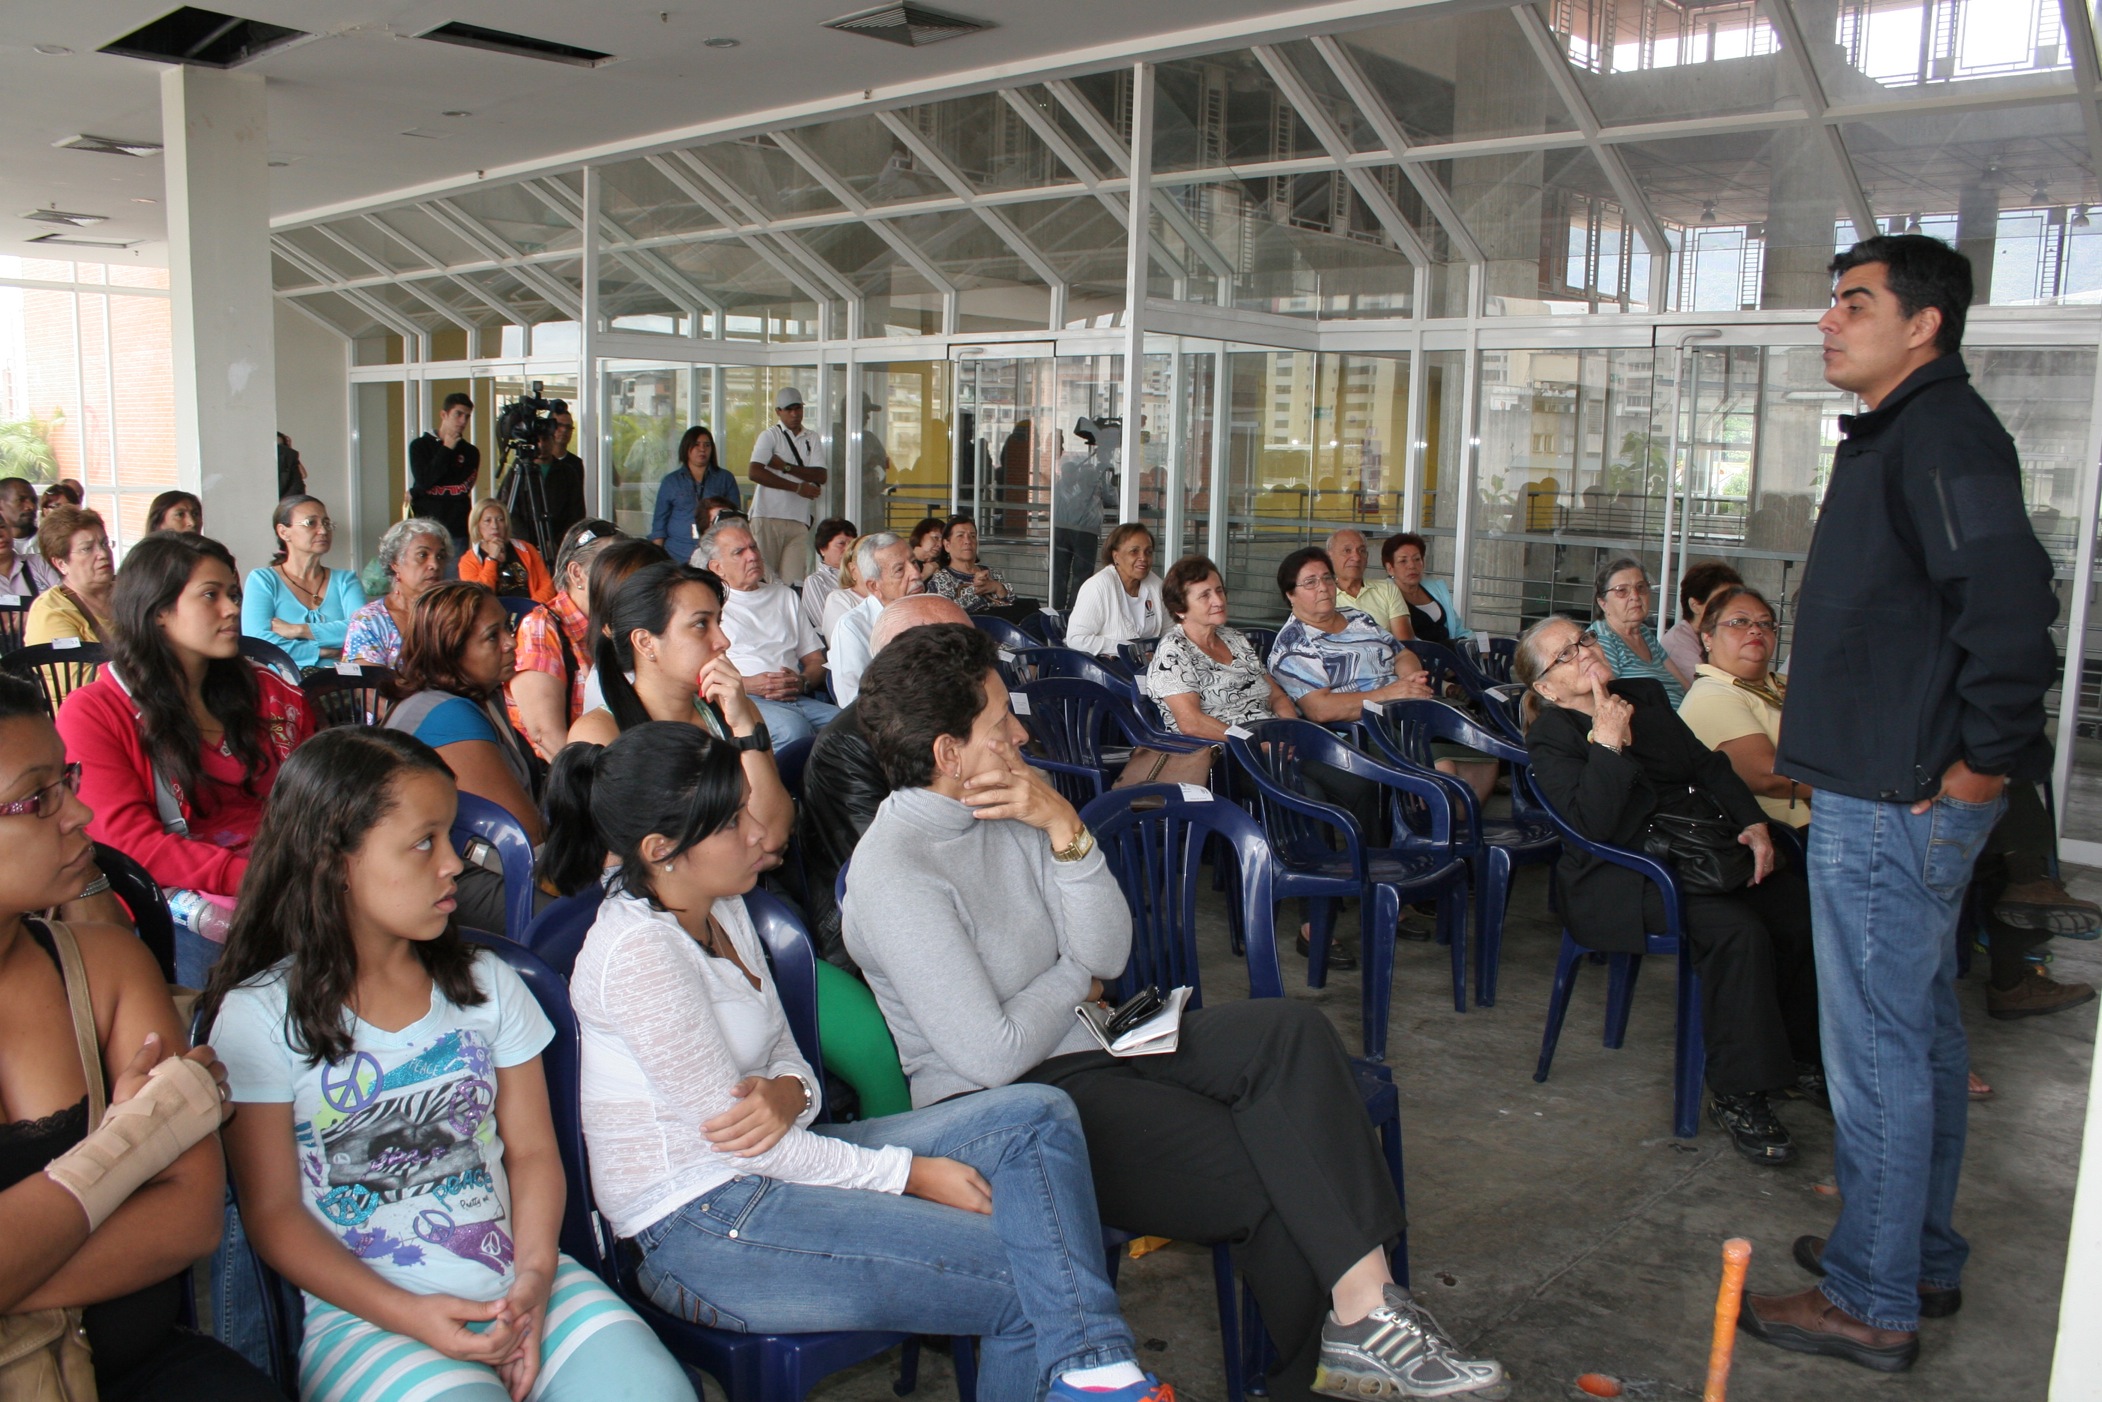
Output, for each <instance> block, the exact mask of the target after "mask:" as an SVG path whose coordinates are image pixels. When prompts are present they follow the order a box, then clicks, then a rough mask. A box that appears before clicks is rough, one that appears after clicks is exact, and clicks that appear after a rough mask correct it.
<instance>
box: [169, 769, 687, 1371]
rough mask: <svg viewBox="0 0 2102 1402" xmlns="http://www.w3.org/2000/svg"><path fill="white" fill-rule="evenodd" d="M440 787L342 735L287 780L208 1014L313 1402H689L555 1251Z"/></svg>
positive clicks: (522, 992)
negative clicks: (462, 925) (470, 937)
mask: <svg viewBox="0 0 2102 1402" xmlns="http://www.w3.org/2000/svg"><path fill="white" fill-rule="evenodd" d="M456 807H457V790H456V789H455V788H454V785H453V778H452V774H451V772H450V771H449V770H447V769H446V767H445V764H444V762H443V761H442V760H440V759H439V758H438V756H437V753H436V752H435V751H433V750H432V749H431V748H430V746H428V745H426V744H424V743H423V742H421V741H420V740H416V739H414V738H412V737H410V736H407V735H402V734H399V733H397V732H394V731H386V730H376V729H371V728H366V727H344V728H340V729H335V730H330V731H327V732H325V733H323V734H322V735H320V736H317V737H316V738H315V739H314V740H313V741H312V742H310V743H309V744H308V745H306V746H305V747H304V748H303V749H301V750H300V752H299V753H298V754H296V755H294V756H293V757H292V759H291V762H290V763H288V764H287V765H286V766H285V771H284V774H283V776H282V777H281V778H280V780H279V783H278V787H277V791H276V793H275V794H274V795H273V799H272V802H271V805H270V811H269V814H268V816H267V817H266V818H265V819H264V822H263V828H262V831H261V832H260V833H259V834H258V835H257V838H256V844H255V862H254V871H255V878H254V880H253V881H252V882H250V883H249V886H248V888H247V894H246V899H244V900H243V901H242V903H241V908H240V911H239V912H238V913H237V914H236V916H235V918H234V926H233V932H232V936H231V938H230V940H229V942H228V945H227V953H226V958H225V959H223V960H221V961H220V964H219V967H218V968H217V969H216V970H214V971H213V975H212V983H211V987H210V988H208V989H207V990H206V991H205V1000H204V1014H205V1017H206V1018H207V1019H209V1020H210V1021H211V1025H212V1029H213V1035H214V1036H215V1037H216V1038H218V1039H219V1040H220V1041H221V1042H223V1043H224V1046H223V1048H222V1051H221V1055H222V1056H224V1057H225V1059H226V1071H227V1082H228V1087H229V1090H230V1092H231V1098H232V1101H233V1103H234V1104H235V1106H236V1107H237V1111H238V1113H237V1114H236V1115H235V1118H234V1119H233V1120H232V1121H231V1122H230V1125H229V1128H228V1131H227V1134H226V1154H227V1160H228V1162H229V1163H230V1164H231V1165H232V1167H233V1174H234V1182H235V1186H236V1187H237V1188H238V1189H239V1191H240V1197H241V1217H242V1221H243V1224H244V1225H245V1227H246V1229H247V1232H248V1237H249V1240H250V1241H251V1242H252V1243H253V1244H254V1246H255V1249H256V1252H257V1253H258V1254H259V1255H260V1256H261V1257H262V1258H263V1260H265V1261H266V1262H268V1263H269V1264H270V1265H271V1266H272V1267H274V1268H275V1269H276V1270H277V1271H278V1272H279V1273H280V1274H281V1275H283V1276H284V1277H285V1279H286V1280H288V1281H290V1282H291V1283H292V1284H294V1285H296V1286H298V1287H299V1288H300V1289H301V1290H302V1291H304V1292H305V1294H306V1322H305V1336H304V1338H303V1340H302V1342H301V1344H300V1350H299V1393H300V1396H301V1397H302V1398H304V1399H306V1402H321V1400H322V1399H326V1402H351V1399H358V1402H407V1400H408V1399H410V1398H418V1399H425V1398H443V1399H445V1402H524V1399H525V1398H526V1397H527V1396H528V1395H530V1396H533V1397H535V1398H541V1399H546V1402H568V1400H569V1399H577V1400H578V1402H582V1399H586V1398H589V1399H593V1402H599V1399H609V1400H611V1399H633V1402H693V1389H692V1386H691V1385H690V1384H689V1383H688V1382H687V1381H686V1378H685V1376H684V1374H683V1373H682V1372H681V1371H680V1369H679V1367H678V1365H677V1364H676V1363H674V1362H673V1361H672V1359H671V1356H670V1355H669V1354H667V1353H666V1352H665V1351H664V1348H663V1346H662V1345H661V1344H659V1343H658V1342H657V1339H656V1336H655V1335H654V1334H652V1333H651V1332H650V1330H649V1328H648V1326H646V1325H644V1324H643V1323H642V1321H641V1320H640V1319H638V1318H636V1317H635V1314H634V1312H633V1311H632V1310H630V1309H629V1308H628V1307H627V1306H626V1305H624V1304H622V1303H621V1302H620V1301H619V1299H618V1298H616V1297H615V1296H614V1294H613V1292H612V1291H610V1290H608V1289H607V1288H606V1286H605V1284H604V1283H603V1282H601V1281H600V1280H599V1278H598V1277H597V1276H595V1275H593V1274H592V1273H591V1272H590V1271H588V1270H586V1269H585V1268H584V1267H583V1266H581V1265H578V1264H577V1263H576V1262H575V1261H573V1260H570V1259H569V1258H568V1257H566V1256H563V1255H562V1254H561V1253H560V1252H559V1250H558V1249H557V1247H556V1237H557V1236H558V1234H559V1233H560V1231H561V1225H562V1209H563V1203H564V1197H565V1193H564V1186H563V1177H562V1163H561V1157H560V1152H559V1150H558V1148H557V1146H556V1142H555V1131H554V1124H553V1121H552V1119H551V1118H550V1116H549V1111H548V1098H547V1082H546V1079H545V1077H544V1076H543V1073H542V1070H541V1065H540V1053H541V1051H542V1049H543V1048H545V1047H546V1046H547V1044H548V1042H549V1041H550V1040H551V1039H552V1037H553V1036H554V1029H553V1028H552V1027H551V1026H550V1025H549V1023H548V1020H547V1018H546V1016H545V1015H544V1014H543V1013H542V1012H541V1011H540V1006H539V1004H538V1003H537V1002H535V1001H534V998H533V995H532V994H531V993H530V992H529V991H528V990H527V988H526V986H525V984H524V982H523V981H521V980H520V979H519V977H518V975H517V974H515V973H513V972H512V970H511V967H510V966H509V965H508V964H505V963H504V962H503V961H502V960H500V959H497V958H495V957H493V956H487V955H484V954H482V953H481V952H480V951H478V950H477V949H476V948H475V946H473V945H471V944H468V943H467V942H466V941H464V940H462V939H461V938H460V935H459V932H458V930H457V929H456V927H455V925H454V921H453V904H454V892H455V883H456V881H457V880H458V878H459V875H460V871H461V868H462V865H463V864H462V862H461V859H460V857H459V856H458V855H457V854H456V853H455V852H454V851H453V846H452V843H451V842H450V841H449V840H448V838H447V833H448V831H449V830H450V828H451V827H452V821H453V815H454V811H455V809H456Z"/></svg>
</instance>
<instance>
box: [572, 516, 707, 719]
mask: <svg viewBox="0 0 2102 1402" xmlns="http://www.w3.org/2000/svg"><path fill="white" fill-rule="evenodd" d="M669 563H671V552H670V551H668V550H666V549H665V548H664V547H663V546H661V545H659V544H657V542H656V541H654V540H631V539H622V540H616V541H614V542H613V543H612V544H611V545H608V546H607V547H606V548H605V549H603V550H601V551H599V553H598V554H596V555H594V556H592V557H591V568H590V569H589V570H587V571H586V572H585V575H584V592H585V593H586V595H587V596H588V597H589V598H590V600H591V609H590V611H589V612H588V613H587V614H586V616H585V617H586V622H585V626H584V647H585V649H586V651H587V653H592V654H594V655H595V652H596V649H597V646H598V644H597V643H596V642H595V641H594V639H596V638H597V637H598V636H599V635H600V631H601V630H602V629H603V628H604V627H605V626H606V610H607V609H608V608H609V607H611V606H612V603H613V601H614V600H615V599H617V598H619V597H620V587H621V586H622V585H623V584H626V583H627V582H628V578H629V576H631V575H633V574H634V573H635V572H636V571H637V570H639V569H643V568H645V567H647V566H650V565H662V564H669ZM679 563H680V564H684V563H685V561H683V560H681V561H680V562H679ZM601 685H603V683H601Z"/></svg>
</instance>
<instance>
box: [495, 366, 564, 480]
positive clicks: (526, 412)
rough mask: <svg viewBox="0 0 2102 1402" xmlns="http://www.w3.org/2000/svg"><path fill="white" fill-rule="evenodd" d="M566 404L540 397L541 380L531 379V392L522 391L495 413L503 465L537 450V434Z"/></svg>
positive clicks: (537, 451) (508, 464) (510, 463)
mask: <svg viewBox="0 0 2102 1402" xmlns="http://www.w3.org/2000/svg"><path fill="white" fill-rule="evenodd" d="M568 407H569V406H568V405H567V404H564V403H563V402H562V401H561V400H559V399H543V398H541V396H540V381H538V380H535V381H533V392H532V393H531V394H521V395H520V396H518V398H516V399H514V400H512V401H511V402H510V403H509V404H506V405H505V406H504V407H503V409H502V410H501V411H499V412H498V414H497V416H496V441H497V445H498V448H497V451H498V453H499V455H500V460H501V461H502V463H503V465H504V467H505V468H506V469H508V468H509V467H510V466H511V465H512V463H513V461H514V460H515V459H518V458H530V457H533V456H535V455H536V454H538V453H539V451H540V435H541V434H542V433H543V432H545V431H546V425H547V423H548V422H549V420H551V419H552V418H553V417H554V416H555V415H556V414H557V413H559V412H560V411H562V410H564V409H567V408H568Z"/></svg>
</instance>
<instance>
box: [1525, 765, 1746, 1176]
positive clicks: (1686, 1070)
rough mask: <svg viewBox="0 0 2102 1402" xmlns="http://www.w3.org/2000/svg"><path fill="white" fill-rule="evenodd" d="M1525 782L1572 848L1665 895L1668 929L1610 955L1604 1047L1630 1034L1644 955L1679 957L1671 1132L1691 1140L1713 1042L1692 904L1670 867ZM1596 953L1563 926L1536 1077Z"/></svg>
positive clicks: (1549, 1061)
mask: <svg viewBox="0 0 2102 1402" xmlns="http://www.w3.org/2000/svg"><path fill="white" fill-rule="evenodd" d="M1524 781H1525V784H1526V786H1527V787H1528V788H1529V789H1531V791H1532V795H1533V801H1534V802H1535V803H1537V804H1538V805H1539V806H1540V810H1541V811H1542V812H1543V813H1545V814H1546V815H1547V818H1548V821H1550V822H1552V823H1553V824H1554V825H1555V830H1556V831H1557V832H1559V833H1560V834H1561V836H1562V841H1563V842H1565V843H1567V844H1568V845H1569V847H1570V849H1571V850H1573V851H1577V852H1582V853H1584V854H1585V855H1587V856H1591V857H1595V858H1597V859H1599V860H1600V861H1607V862H1611V863H1613V864H1614V865H1615V866H1623V867H1626V868H1627V869H1628V870H1629V871H1632V872H1636V873H1638V874H1640V875H1641V876H1643V877H1645V878H1647V879H1648V880H1650V881H1654V882H1655V883H1656V884H1657V889H1658V890H1659V892H1661V893H1662V895H1663V897H1664V929H1663V930H1662V931H1654V930H1653V931H1650V932H1648V933H1646V934H1645V935H1644V936H1643V951H1642V954H1609V955H1607V956H1606V966H1607V974H1606V1035H1605V1045H1606V1046H1607V1047H1608V1048H1610V1049H1613V1050H1616V1051H1617V1050H1619V1048H1620V1047H1621V1045H1622V1044H1623V1043H1624V1042H1625V1041H1626V1040H1627V1035H1628V1006H1629V1004H1630V1003H1632V1002H1633V1001H1634V997H1635V980H1636V978H1637V977H1638V976H1639V975H1640V974H1641V972H1642V959H1643V955H1645V954H1669V955H1674V956H1676V957H1677V960H1678V971H1679V983H1678V1006H1677V1012H1678V1025H1677V1031H1676V1032H1675V1034H1674V1036H1673V1042H1672V1077H1671V1080H1672V1096H1671V1102H1672V1103H1671V1132H1672V1133H1673V1134H1674V1135H1676V1136H1677V1137H1678V1138H1680V1139H1691V1138H1693V1137H1694V1136H1695V1135H1696V1134H1698V1133H1699V1132H1700V1122H1701V1077H1702V1074H1703V1073H1704V1072H1705V1071H1706V1070H1707V1065H1708V1054H1707V1047H1706V1045H1705V1044H1704V1043H1703V1042H1702V1041H1701V988H1700V979H1699V978H1698V977H1697V976H1696V975H1695V974H1694V972H1693V951H1692V949H1691V948H1690V947H1689V946H1688V945H1687V943H1686V939H1685V928H1686V927H1685V902H1684V899H1683V898H1682V897H1681V896H1680V894H1679V883H1678V878H1677V877H1676V876H1675V875H1674V874H1673V873H1672V870H1671V868H1670V867H1668V866H1666V865H1665V864H1664V863H1662V862H1660V861H1658V860H1656V859H1655V858H1654V857H1651V856H1649V855H1647V854H1645V853H1642V852H1634V851H1630V850H1629V849H1627V848H1625V847H1614V846H1611V845H1609V844H1607V843H1604V842H1593V841H1592V840H1591V839H1590V838H1588V837H1586V836H1584V835H1583V834H1582V833H1580V832H1578V831H1577V830H1576V829H1575V828H1573V827H1571V826H1570V825H1569V820H1568V819H1566V818H1564V817H1563V816H1562V815H1561V814H1560V813H1558V812H1556V811H1555V808H1554V805H1553V804H1551V803H1549V802H1548V801H1547V799H1546V797H1545V796H1544V795H1543V794H1542V793H1541V792H1540V786H1539V785H1538V784H1537V783H1535V782H1534V781H1533V776H1532V774H1531V773H1530V772H1528V773H1527V774H1526V775H1525V776H1524ZM1590 953H1591V951H1590V950H1588V949H1586V948H1585V947H1584V946H1583V945H1580V944H1578V943H1577V942H1576V939H1575V938H1574V937H1573V936H1572V935H1571V934H1570V933H1569V929H1568V927H1567V926H1564V927H1563V929H1562V949H1561V952H1560V954H1558V955H1557V956H1556V959H1555V983H1554V990H1553V991H1552V992H1551V993H1549V994H1548V1000H1547V1028H1546V1030H1545V1031H1544V1032H1542V1033H1541V1036H1540V1064H1539V1066H1538V1067H1537V1068H1535V1069H1534V1071H1533V1079H1534V1080H1535V1081H1545V1080H1546V1079H1547V1072H1548V1068H1549V1067H1550V1066H1552V1065H1553V1064H1554V1059H1555V1043H1556V1042H1557V1041H1558V1040H1560V1038H1561V1036H1562V1019H1563V1018H1564V1017H1566V1016H1567V1015H1568V1013H1569V995H1570V994H1571V993H1572V992H1573V991H1574V990H1575V988H1576V976H1577V971H1578V970H1579V969H1581V968H1583V966H1584V963H1585V959H1586V956H1588V955H1589V954H1590Z"/></svg>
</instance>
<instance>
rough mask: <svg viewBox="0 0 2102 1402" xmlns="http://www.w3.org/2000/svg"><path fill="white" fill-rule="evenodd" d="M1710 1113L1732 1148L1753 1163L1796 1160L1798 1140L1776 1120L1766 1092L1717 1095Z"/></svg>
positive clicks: (1781, 1162) (1779, 1162)
mask: <svg viewBox="0 0 2102 1402" xmlns="http://www.w3.org/2000/svg"><path fill="white" fill-rule="evenodd" d="M1708 1113H1709V1114H1710V1115H1712V1116H1714V1118H1715V1123H1716V1127H1717V1128H1719V1129H1721V1130H1722V1132H1723V1133H1724V1134H1727V1135H1729V1136H1730V1146H1731V1147H1732V1148H1734V1149H1736V1150H1737V1152H1738V1153H1740V1154H1742V1155H1744V1156H1745V1157H1746V1158H1748V1159H1750V1160H1751V1161H1752V1162H1753V1163H1756V1164H1765V1165H1767V1166H1769V1167H1773V1166H1778V1165H1780V1164H1784V1163H1789V1162H1791V1161H1792V1160H1793V1159H1794V1158H1795V1141H1794V1140H1793V1139H1790V1138H1789V1137H1788V1127H1787V1126H1786V1125H1784V1124H1782V1123H1781V1122H1780V1121H1779V1120H1778V1119H1776V1118H1774V1111H1773V1107H1772V1106H1771V1105H1769V1104H1767V1101H1766V1093H1765V1092H1764V1091H1753V1092H1752V1093H1751V1094H1749V1095H1718V1096H1716V1097H1715V1101H1714V1103H1713V1104H1712V1105H1710V1106H1709V1107H1708Z"/></svg>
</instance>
